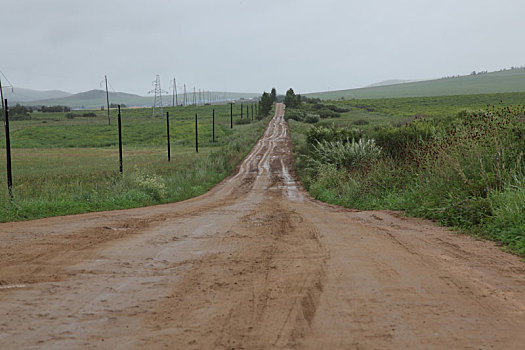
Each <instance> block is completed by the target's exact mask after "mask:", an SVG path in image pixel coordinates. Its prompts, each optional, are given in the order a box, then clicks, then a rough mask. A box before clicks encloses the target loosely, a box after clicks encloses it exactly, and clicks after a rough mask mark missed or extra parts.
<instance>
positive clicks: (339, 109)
mask: <svg viewBox="0 0 525 350" xmlns="http://www.w3.org/2000/svg"><path fill="white" fill-rule="evenodd" d="M326 108H328V109H329V110H331V111H334V112H337V113H346V112H350V110H349V109H347V108H342V107H339V106H334V105H326Z"/></svg>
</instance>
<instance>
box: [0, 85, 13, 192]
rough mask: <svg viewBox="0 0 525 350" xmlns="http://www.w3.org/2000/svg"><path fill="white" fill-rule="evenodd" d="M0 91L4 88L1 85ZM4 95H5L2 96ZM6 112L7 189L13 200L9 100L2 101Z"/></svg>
mask: <svg viewBox="0 0 525 350" xmlns="http://www.w3.org/2000/svg"><path fill="white" fill-rule="evenodd" d="M0 90H2V86H1V85H0ZM2 95H3V94H2ZM2 102H3V103H2V104H3V110H4V128H5V153H6V161H7V164H6V170H7V189H8V190H9V197H11V199H13V171H12V170H11V139H10V136H9V112H8V111H7V99H6V100H2Z"/></svg>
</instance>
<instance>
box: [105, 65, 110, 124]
mask: <svg viewBox="0 0 525 350" xmlns="http://www.w3.org/2000/svg"><path fill="white" fill-rule="evenodd" d="M104 79H105V80H106V103H107V106H108V125H111V119H110V118H109V92H108V76H107V75H104Z"/></svg>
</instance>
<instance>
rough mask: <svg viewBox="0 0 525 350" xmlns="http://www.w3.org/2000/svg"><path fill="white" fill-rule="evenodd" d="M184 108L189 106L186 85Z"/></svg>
mask: <svg viewBox="0 0 525 350" xmlns="http://www.w3.org/2000/svg"><path fill="white" fill-rule="evenodd" d="M183 101H184V102H183V103H184V107H186V106H187V105H188V94H187V93H186V84H184V99H183Z"/></svg>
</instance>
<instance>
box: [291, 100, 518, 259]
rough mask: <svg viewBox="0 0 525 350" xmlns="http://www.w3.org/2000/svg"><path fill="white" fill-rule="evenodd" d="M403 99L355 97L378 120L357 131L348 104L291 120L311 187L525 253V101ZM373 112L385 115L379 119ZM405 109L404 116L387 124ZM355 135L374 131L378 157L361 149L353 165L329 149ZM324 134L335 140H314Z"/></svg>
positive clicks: (338, 199) (335, 199)
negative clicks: (321, 117) (317, 122)
mask: <svg viewBox="0 0 525 350" xmlns="http://www.w3.org/2000/svg"><path fill="white" fill-rule="evenodd" d="M524 97H525V96H524ZM402 100H403V101H397V102H396V101H384V100H377V101H376V100H374V101H372V100H367V101H361V102H360V103H362V105H361V106H367V108H368V110H367V112H368V113H369V114H370V115H372V116H373V118H374V119H375V121H374V124H375V125H374V126H373V127H370V125H371V123H370V124H367V125H364V126H365V128H361V129H360V131H359V132H356V131H355V129H352V128H353V125H352V118H354V117H353V116H352V113H353V111H349V112H345V113H342V115H341V117H339V118H334V119H333V120H337V122H338V123H337V124H335V123H334V124H335V127H333V126H330V127H323V126H322V125H321V126H315V127H312V126H310V125H308V124H305V123H302V122H298V121H295V120H289V123H290V128H291V131H292V133H291V135H292V143H293V146H294V153H295V155H296V159H297V173H298V174H299V176H300V178H301V180H302V182H303V183H304V185H305V187H306V188H307V190H308V191H309V192H310V193H311V195H312V196H313V197H315V198H317V199H319V200H322V201H326V202H329V203H333V204H338V205H343V206H346V207H352V208H357V209H363V210H369V209H391V210H403V211H404V212H405V213H406V214H407V215H411V216H417V217H423V218H428V219H432V220H434V221H436V222H438V223H439V224H441V225H444V226H449V227H453V228H455V229H458V230H460V231H463V232H468V233H470V234H473V235H475V236H479V237H484V238H489V239H492V240H495V241H499V242H501V243H503V245H504V246H505V247H506V249H509V250H511V251H513V252H515V253H518V254H520V255H522V256H525V215H524V214H525V171H524V167H523V162H524V161H525V159H523V156H524V153H525V107H523V106H522V105H519V104H515V105H511V104H508V105H507V104H505V103H498V104H497V105H496V106H489V103H490V102H491V101H494V100H498V101H501V100H502V99H501V96H499V95H498V96H495V95H494V96H489V98H487V101H488V102H487V103H485V102H482V100H483V98H482V97H481V96H470V97H469V96H460V97H458V98H456V97H450V98H448V99H447V98H444V99H438V100H432V101H429V99H428V98H422V99H421V100H418V99H410V103H407V101H405V100H406V99H402ZM439 101H440V102H439ZM458 101H464V104H463V105H462V104H461V103H459V102H458ZM430 102H432V103H430ZM438 102H439V103H443V106H441V105H440V104H439V103H438ZM323 103H326V104H328V103H332V102H323ZM335 103H336V104H338V105H340V106H342V105H344V106H346V107H348V106H349V105H348V102H339V101H337V102H335ZM375 103H377V105H376V104H375ZM483 105H484V106H485V107H484V108H483V107H482V106H483ZM398 107H399V110H397V109H396V108H398ZM478 107H479V109H478ZM360 109H362V108H360ZM465 110H476V111H478V112H468V111H465ZM378 111H380V112H381V113H384V117H383V121H382V124H381V121H380V120H379V119H378V118H379V112H378ZM439 111H441V112H439ZM458 111H460V112H459V113H458ZM412 113H417V114H426V115H427V117H424V118H413V117H410V114H412ZM403 117H409V118H407V119H405V121H403V122H401V123H399V122H398V121H396V122H393V121H394V120H395V118H403ZM364 119H365V120H366V117H364ZM345 120H346V124H345V122H344V121H345ZM325 122H326V124H330V119H326V120H325ZM376 123H377V124H376ZM343 127H344V128H343ZM367 127H368V128H367ZM341 135H342V136H345V135H351V137H346V138H344V137H342V136H341ZM355 138H361V139H375V140H376V144H377V145H379V146H380V147H381V157H379V159H377V160H375V158H374V157H361V158H360V159H361V160H360V161H359V162H358V163H356V162H355V155H354V154H352V152H346V153H345V152H343V151H340V152H339V151H338V153H337V157H334V156H333V155H332V153H334V151H335V150H343V149H345V148H348V147H349V144H348V143H349V142H352V139H355ZM318 142H321V143H318ZM327 142H331V143H330V144H333V145H334V147H332V149H328V148H326V147H320V146H321V145H327V144H329V143H327ZM345 144H347V145H346V146H345V147H343V145H345ZM319 152H322V153H323V154H322V155H319ZM374 152H375V151H374ZM374 154H375V153H374Z"/></svg>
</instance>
